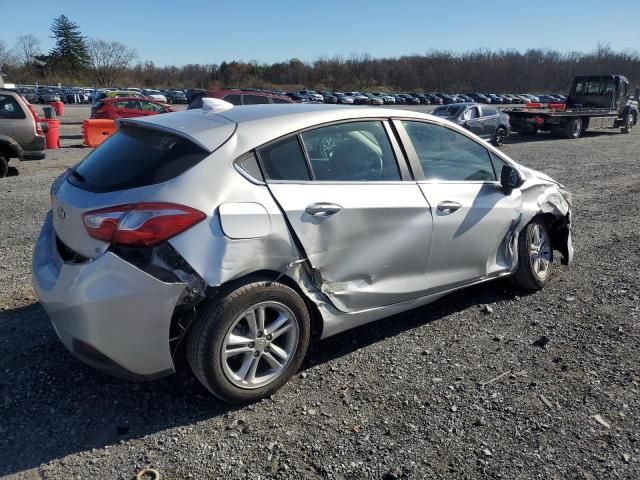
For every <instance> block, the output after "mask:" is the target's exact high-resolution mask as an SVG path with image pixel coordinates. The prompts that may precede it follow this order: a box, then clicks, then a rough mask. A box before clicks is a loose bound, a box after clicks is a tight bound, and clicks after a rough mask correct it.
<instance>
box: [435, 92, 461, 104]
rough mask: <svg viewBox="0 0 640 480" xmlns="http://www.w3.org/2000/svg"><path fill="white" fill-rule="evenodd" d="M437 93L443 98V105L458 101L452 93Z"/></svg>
mask: <svg viewBox="0 0 640 480" xmlns="http://www.w3.org/2000/svg"><path fill="white" fill-rule="evenodd" d="M435 95H436V96H437V97H438V98H440V99H441V100H442V104H443V105H451V104H452V103H457V102H456V99H455V98H453V97H452V96H451V95H447V94H446V93H436V94H435Z"/></svg>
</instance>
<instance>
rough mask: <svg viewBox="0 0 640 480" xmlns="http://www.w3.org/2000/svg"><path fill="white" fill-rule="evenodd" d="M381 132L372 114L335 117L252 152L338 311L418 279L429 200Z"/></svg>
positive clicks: (407, 294)
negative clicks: (338, 119) (329, 122)
mask: <svg viewBox="0 0 640 480" xmlns="http://www.w3.org/2000/svg"><path fill="white" fill-rule="evenodd" d="M389 132H390V130H389V127H388V125H387V124H386V122H384V121H381V120H366V121H350V122H343V123H338V124H335V125H329V126H324V127H319V128H316V129H312V130H308V131H305V132H303V133H301V134H300V135H292V136H289V137H286V138H284V139H282V140H279V141H277V142H275V143H272V144H269V145H267V146H265V147H263V148H261V149H259V151H258V156H259V159H260V162H261V165H262V169H263V172H264V173H265V177H266V179H267V184H268V186H269V189H270V190H271V192H272V194H273V196H274V198H275V199H276V201H277V202H278V203H279V205H280V207H281V208H282V210H283V211H284V213H285V214H286V216H287V219H288V221H289V223H290V225H291V227H292V228H293V231H294V233H295V235H296V236H297V238H298V240H299V242H300V243H301V244H302V247H303V248H304V253H305V254H306V256H307V258H308V259H309V261H310V263H311V265H312V266H313V267H314V269H315V270H316V271H317V273H318V274H319V276H321V278H322V287H321V288H322V291H323V292H324V293H325V294H326V295H327V296H329V297H330V298H331V300H332V302H333V303H334V305H335V306H336V307H337V308H339V309H340V310H342V311H346V312H350V311H357V310H363V309H368V308H375V307H380V306H383V305H389V304H393V303H398V302H402V301H405V300H410V299H414V298H417V297H420V296H422V295H423V293H424V291H425V290H426V287H427V281H426V266H427V260H428V255H429V244H430V241H431V224H432V220H431V215H430V211H429V205H428V204H427V202H426V200H425V198H424V196H423V195H422V193H421V191H420V188H419V187H418V185H417V184H416V183H415V181H413V180H411V179H410V178H409V176H408V168H407V166H406V163H404V162H405V161H404V159H403V158H402V157H401V155H400V153H399V152H400V150H399V149H398V147H397V143H396V142H395V140H394V139H393V137H392V136H391V135H389ZM398 160H400V162H398Z"/></svg>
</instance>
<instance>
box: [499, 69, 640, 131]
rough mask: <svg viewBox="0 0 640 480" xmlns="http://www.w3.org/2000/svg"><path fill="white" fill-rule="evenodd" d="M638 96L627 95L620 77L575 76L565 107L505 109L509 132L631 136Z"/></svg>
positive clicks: (527, 105) (623, 81)
mask: <svg viewBox="0 0 640 480" xmlns="http://www.w3.org/2000/svg"><path fill="white" fill-rule="evenodd" d="M638 94H639V89H637V88H636V93H635V100H634V99H633V98H632V97H631V96H630V95H629V81H628V80H627V79H626V78H625V77H623V76H622V75H584V76H577V77H575V78H574V79H573V82H572V84H571V91H570V93H569V96H568V97H567V100H566V102H565V103H550V104H548V105H547V106H546V107H545V106H544V105H543V104H540V103H528V104H526V105H525V106H524V107H519V108H507V109H504V110H503V111H504V112H505V113H506V114H508V115H509V117H510V123H511V130H512V131H515V132H518V133H520V134H521V135H535V134H536V133H538V132H539V131H542V132H552V133H555V134H558V135H561V136H564V137H566V138H579V137H580V135H582V133H583V132H584V131H585V130H602V129H609V128H620V129H621V131H622V133H630V132H631V129H632V128H633V127H634V125H635V124H636V123H637V122H638Z"/></svg>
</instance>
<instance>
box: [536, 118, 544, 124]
mask: <svg viewBox="0 0 640 480" xmlns="http://www.w3.org/2000/svg"><path fill="white" fill-rule="evenodd" d="M534 122H535V123H536V125H542V124H543V123H544V118H543V117H536V118H535V119H534Z"/></svg>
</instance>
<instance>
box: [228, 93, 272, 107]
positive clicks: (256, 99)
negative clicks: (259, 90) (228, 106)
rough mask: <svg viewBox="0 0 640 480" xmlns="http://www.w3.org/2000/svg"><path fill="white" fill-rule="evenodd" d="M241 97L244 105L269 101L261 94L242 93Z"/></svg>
mask: <svg viewBox="0 0 640 480" xmlns="http://www.w3.org/2000/svg"><path fill="white" fill-rule="evenodd" d="M243 97H244V98H243V99H242V101H243V102H244V105H261V104H265V103H269V97H263V96H261V95H243ZM225 100H226V98H225Z"/></svg>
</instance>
